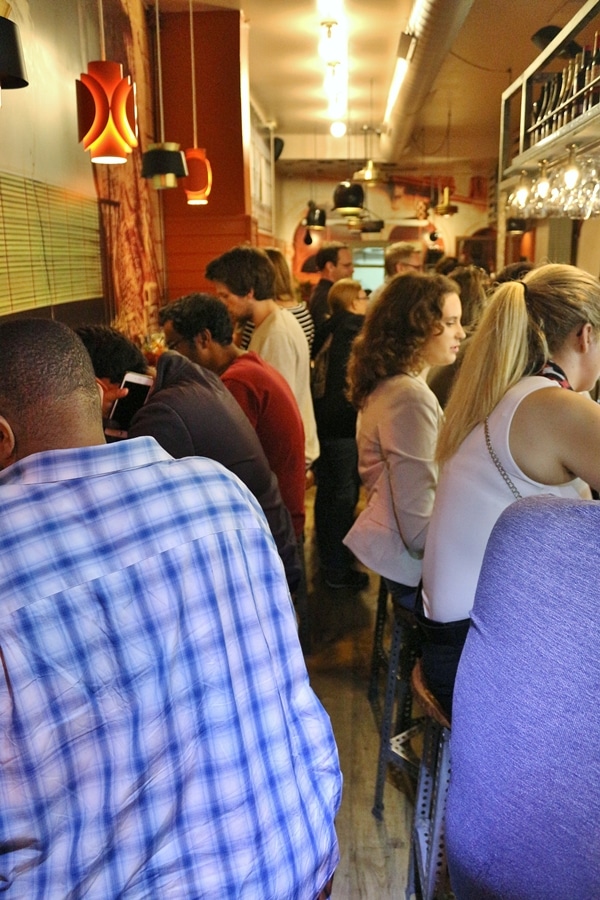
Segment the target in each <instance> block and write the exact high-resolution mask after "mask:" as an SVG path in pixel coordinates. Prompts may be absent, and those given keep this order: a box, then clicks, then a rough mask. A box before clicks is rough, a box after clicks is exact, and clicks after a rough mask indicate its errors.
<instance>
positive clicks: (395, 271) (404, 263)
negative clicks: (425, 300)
mask: <svg viewBox="0 0 600 900" xmlns="http://www.w3.org/2000/svg"><path fill="white" fill-rule="evenodd" d="M383 265H384V269H385V281H384V282H383V284H382V285H380V286H379V287H378V288H375V290H374V291H373V292H372V293H371V296H370V298H369V299H370V302H371V303H373V301H374V300H377V298H378V297H379V295H380V294H381V292H382V290H383V289H384V287H385V286H386V284H387V283H388V281H389V280H390V278H393V277H394V275H401V274H402V273H403V272H422V271H423V254H422V251H421V249H420V248H419V247H417V246H416V245H415V244H411V243H409V241H396V243H394V244H388V246H387V247H386V248H385V252H384V255H383Z"/></svg>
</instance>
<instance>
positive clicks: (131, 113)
mask: <svg viewBox="0 0 600 900" xmlns="http://www.w3.org/2000/svg"><path fill="white" fill-rule="evenodd" d="M98 16H99V21H100V57H101V58H100V59H97V60H93V61H92V62H88V66H87V73H86V72H82V73H81V77H80V78H79V79H77V80H76V82H75V88H76V96H77V124H78V131H79V140H80V141H81V142H82V143H83V148H84V150H89V151H90V158H91V160H92V162H94V163H102V164H105V165H116V164H120V163H124V162H127V157H128V156H129V154H130V153H131V151H132V150H133V148H134V147H137V145H138V139H137V111H136V106H135V84H133V83H132V81H131V78H130V76H129V75H127V77H123V66H122V65H121V63H117V62H111V61H109V60H107V59H106V47H105V38H104V10H103V6H102V0H98ZM1 52H2V51H1V49H0V53H1Z"/></svg>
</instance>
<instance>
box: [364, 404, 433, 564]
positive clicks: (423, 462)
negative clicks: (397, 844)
mask: <svg viewBox="0 0 600 900" xmlns="http://www.w3.org/2000/svg"><path fill="white" fill-rule="evenodd" d="M429 394H430V392H429V391H427V393H425V392H422V393H419V394H418V395H417V394H409V395H406V394H402V395H400V396H398V397H396V398H395V399H394V400H393V402H392V404H391V407H390V408H389V410H388V415H386V416H382V419H381V422H380V425H379V433H380V441H381V448H382V452H383V454H384V456H385V460H386V466H387V469H388V477H389V479H390V487H391V494H392V502H393V505H394V515H395V517H396V522H397V524H398V529H399V531H400V535H401V537H402V540H403V541H404V544H405V545H406V547H407V548H408V550H409V551H410V552H411V553H413V554H415V555H419V556H420V555H422V553H423V550H424V547H425V538H426V536H427V527H428V525H429V519H430V518H431V511H432V509H433V501H434V497H435V488H436V485H437V478H438V467H437V463H435V462H434V457H435V448H436V442H437V436H438V429H439V425H440V418H441V410H440V407H439V404H438V401H437V399H436V398H435V397H434V395H433V394H431V396H429Z"/></svg>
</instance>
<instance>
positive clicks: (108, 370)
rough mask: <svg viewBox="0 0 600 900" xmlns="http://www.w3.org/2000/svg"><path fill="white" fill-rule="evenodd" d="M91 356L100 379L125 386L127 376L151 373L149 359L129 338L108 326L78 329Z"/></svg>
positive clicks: (78, 333)
mask: <svg viewBox="0 0 600 900" xmlns="http://www.w3.org/2000/svg"><path fill="white" fill-rule="evenodd" d="M74 331H75V333H76V334H77V335H78V336H79V338H80V339H81V340H82V341H83V345H84V347H85V349H86V350H87V352H88V353H89V355H90V358H91V360H92V365H93V367H94V372H95V373H96V378H108V380H109V381H112V382H113V383H114V384H121V382H122V381H123V376H124V375H125V372H139V374H140V375H143V374H145V373H146V372H147V371H148V363H147V361H146V357H145V356H144V354H143V353H142V351H141V350H140V348H139V347H136V345H135V344H134V343H133V341H130V340H129V338H128V337H126V336H125V335H124V334H121V332H120V331H117V329H116V328H111V327H110V326H108V325H80V326H79V327H77V328H75V329H74Z"/></svg>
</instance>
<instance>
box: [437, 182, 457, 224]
mask: <svg viewBox="0 0 600 900" xmlns="http://www.w3.org/2000/svg"><path fill="white" fill-rule="evenodd" d="M457 212H458V206H455V205H454V204H453V203H450V188H449V187H445V188H444V190H443V193H442V202H441V203H438V205H437V206H436V207H435V214H436V216H446V217H447V216H453V215H455V214H456V213H457Z"/></svg>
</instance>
